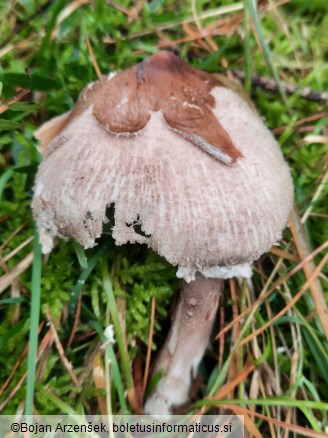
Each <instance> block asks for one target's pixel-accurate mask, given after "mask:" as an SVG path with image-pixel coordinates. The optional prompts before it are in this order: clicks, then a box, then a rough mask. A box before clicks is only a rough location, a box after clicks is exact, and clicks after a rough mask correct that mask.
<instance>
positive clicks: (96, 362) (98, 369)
mask: <svg viewBox="0 0 328 438" xmlns="http://www.w3.org/2000/svg"><path fill="white" fill-rule="evenodd" d="M92 376H93V381H94V382H95V387H96V388H97V389H100V390H103V391H105V389H106V379H105V372H104V368H103V367H102V365H101V358H100V353H99V352H98V353H97V355H96V356H95V357H94V359H93V368H92ZM97 400H98V405H99V409H100V413H101V415H103V416H106V415H107V406H106V397H104V396H101V395H98V396H97Z"/></svg>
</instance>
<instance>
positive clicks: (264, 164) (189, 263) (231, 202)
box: [32, 51, 293, 414]
mask: <svg viewBox="0 0 328 438" xmlns="http://www.w3.org/2000/svg"><path fill="white" fill-rule="evenodd" d="M36 137H37V138H39V139H40V140H41V142H42V145H41V148H42V150H43V158H44V159H43V162H42V163H41V164H40V166H39V169H38V173H37V177H36V182H35V187H34V198H33V205H32V207H33V212H34V217H35V220H36V223H37V226H38V230H39V235H40V241H41V245H42V249H43V252H44V253H49V252H50V251H51V249H52V248H53V245H54V239H55V238H57V237H60V238H64V239H66V238H74V239H75V240H77V241H78V242H79V243H80V244H81V245H83V246H84V248H90V247H93V246H94V245H96V239H97V238H98V237H100V235H101V233H102V228H103V225H104V224H105V223H106V222H108V219H107V217H106V207H108V206H109V205H114V206H115V213H114V218H115V224H114V226H113V228H112V236H113V238H114V240H115V243H116V244H117V245H122V244H125V243H127V242H131V243H133V242H137V243H140V244H147V245H148V247H150V248H152V249H153V250H155V251H156V252H158V253H159V254H160V255H161V256H163V257H165V258H166V260H168V261H169V262H170V263H171V264H172V265H174V266H177V267H178V269H177V276H178V277H179V278H181V279H182V292H181V298H180V302H179V304H178V306H177V309H176V313H175V315H174V318H173V325H172V329H171V332H170V333H169V336H168V340H167V342H166V343H165V345H164V348H163V350H162V352H161V353H160V355H159V358H158V360H157V363H156V366H155V371H156V370H160V369H161V370H162V378H161V380H160V382H159V384H158V385H157V387H156V389H155V391H154V393H153V394H152V395H151V396H150V398H149V399H148V400H147V402H146V405H145V411H146V412H147V413H153V414H154V413H156V414H167V413H171V412H172V411H173V407H174V406H179V405H182V404H184V403H185V402H186V401H187V400H188V394H189V389H190V384H191V381H192V378H193V377H194V376H195V375H196V373H197V368H198V365H199V362H200V360H201V359H202V356H203V354H204V351H205V349H206V347H207V344H208V341H209V336H210V332H211V329H212V323H213V320H214V318H215V313H216V309H217V305H218V297H219V292H220V290H221V287H222V281H223V279H225V278H232V277H234V276H239V277H250V276H251V264H252V262H253V261H254V260H256V259H258V258H259V257H260V256H261V255H262V254H263V253H264V252H266V251H268V250H269V248H270V247H271V246H272V245H273V244H275V243H276V242H277V241H278V240H279V239H280V238H281V234H282V230H283V229H284V228H285V226H286V223H287V219H288V214H289V212H290V209H291V206H292V200H293V188H292V181H291V177H290V174H289V170H288V167H287V165H286V163H285V162H284V159H283V157H282V154H281V152H280V149H279V146H278V144H277V143H276V141H275V140H274V138H273V136H272V135H271V133H270V132H269V131H268V130H267V128H266V127H265V126H264V124H263V123H262V121H261V119H260V118H259V117H258V116H257V115H256V114H255V113H254V112H253V111H252V109H251V108H250V107H249V106H248V105H247V104H246V103H245V102H244V101H243V100H242V99H241V98H240V97H239V96H238V95H236V94H235V93H234V92H233V91H231V90H229V89H228V88H226V87H225V86H223V84H222V83H221V82H220V81H219V80H217V79H216V78H215V77H214V76H212V75H209V74H207V73H205V72H203V71H200V70H197V69H195V68H192V67H190V66H188V65H187V64H185V63H184V62H183V61H182V60H181V59H180V58H178V57H177V56H175V55H174V54H173V53H170V52H165V51H164V52H159V53H156V54H155V55H153V56H151V57H150V58H148V59H146V60H145V61H143V62H142V63H140V64H137V65H136V66H133V67H131V68H129V69H127V70H125V71H123V72H121V73H119V74H117V75H116V76H114V77H112V78H109V77H107V76H103V77H102V78H101V79H100V80H98V81H97V82H95V83H94V84H91V85H88V86H87V87H86V88H85V89H84V90H83V91H82V93H81V94H80V97H79V100H78V102H77V104H76V106H75V107H74V108H73V109H72V110H71V111H70V112H68V113H66V114H64V115H62V116H60V117H57V118H55V119H54V120H53V121H50V122H48V123H46V124H45V125H44V126H43V127H41V128H40V129H39V130H38V131H37V132H36Z"/></svg>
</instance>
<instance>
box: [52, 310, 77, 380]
mask: <svg viewBox="0 0 328 438" xmlns="http://www.w3.org/2000/svg"><path fill="white" fill-rule="evenodd" d="M45 313H46V316H47V320H48V322H49V325H50V330H51V333H52V336H53V339H54V341H55V345H56V348H57V351H58V354H59V357H60V359H61V361H62V363H63V365H64V367H65V368H66V370H67V372H68V375H69V376H70V378H71V380H72V382H73V383H74V385H76V386H80V385H79V382H78V380H77V378H76V376H75V374H74V371H73V367H72V364H71V363H70V362H69V361H68V360H67V357H66V356H65V351H64V348H63V346H62V344H61V342H60V339H59V336H58V333H57V330H56V327H55V324H54V322H53V320H52V317H51V314H50V311H49V309H48V307H46V310H45Z"/></svg>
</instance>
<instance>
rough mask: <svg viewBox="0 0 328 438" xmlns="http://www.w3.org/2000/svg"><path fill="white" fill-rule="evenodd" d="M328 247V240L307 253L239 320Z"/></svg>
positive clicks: (222, 331)
mask: <svg viewBox="0 0 328 438" xmlns="http://www.w3.org/2000/svg"><path fill="white" fill-rule="evenodd" d="M327 247H328V242H325V243H323V244H322V245H320V246H319V247H318V248H317V249H316V250H315V251H313V252H312V253H311V254H309V255H307V256H306V258H305V259H304V260H302V261H301V262H300V263H299V264H298V265H297V266H295V267H294V268H293V269H292V270H291V271H290V272H289V273H288V274H286V275H284V277H283V278H281V279H279V280H278V281H277V282H276V283H275V284H274V285H273V286H272V287H271V288H270V289H269V290H268V291H267V292H266V293H265V294H263V295H261V296H259V297H258V299H257V300H256V301H255V302H254V303H253V304H251V305H250V306H249V307H248V308H247V309H246V310H244V311H243V312H242V313H241V314H240V315H239V316H238V317H237V318H236V320H237V321H240V320H241V319H242V318H244V317H245V316H246V315H248V314H249V313H250V312H251V311H252V310H253V309H254V308H256V307H258V306H259V305H260V304H261V303H262V302H264V301H265V300H266V299H267V298H268V297H269V296H270V294H271V293H272V292H273V291H274V290H276V289H277V288H278V287H279V286H280V285H281V284H283V283H284V282H285V281H287V280H288V279H289V278H291V277H292V276H293V275H294V274H296V273H297V272H298V271H299V270H300V269H302V268H303V266H304V265H305V263H307V262H308V261H309V260H312V259H313V258H314V257H315V256H316V255H318V254H319V253H320V252H321V251H324V250H325V249H326V248H327ZM235 322H236V321H231V322H230V323H229V324H228V325H226V327H224V329H223V330H221V331H220V333H218V334H217V336H216V338H215V339H220V337H221V336H223V335H224V334H225V333H226V332H227V331H229V330H231V328H232V327H233V325H234V324H235Z"/></svg>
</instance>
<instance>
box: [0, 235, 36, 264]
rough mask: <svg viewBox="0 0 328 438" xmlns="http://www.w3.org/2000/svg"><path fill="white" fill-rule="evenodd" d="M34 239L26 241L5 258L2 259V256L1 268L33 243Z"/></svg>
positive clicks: (30, 238) (0, 260)
mask: <svg viewBox="0 0 328 438" xmlns="http://www.w3.org/2000/svg"><path fill="white" fill-rule="evenodd" d="M33 239H34V237H33V236H31V237H29V238H28V239H26V240H25V242H23V243H21V244H20V245H18V246H17V247H16V248H15V249H14V250H13V251H11V252H10V253H9V254H7V255H6V256H5V257H3V258H1V256H0V266H3V265H4V264H5V263H7V262H8V260H10V259H11V258H12V257H14V256H15V255H16V254H17V253H19V251H20V250H22V249H23V248H25V246H27V245H28V244H29V243H31V242H32V241H33Z"/></svg>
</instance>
